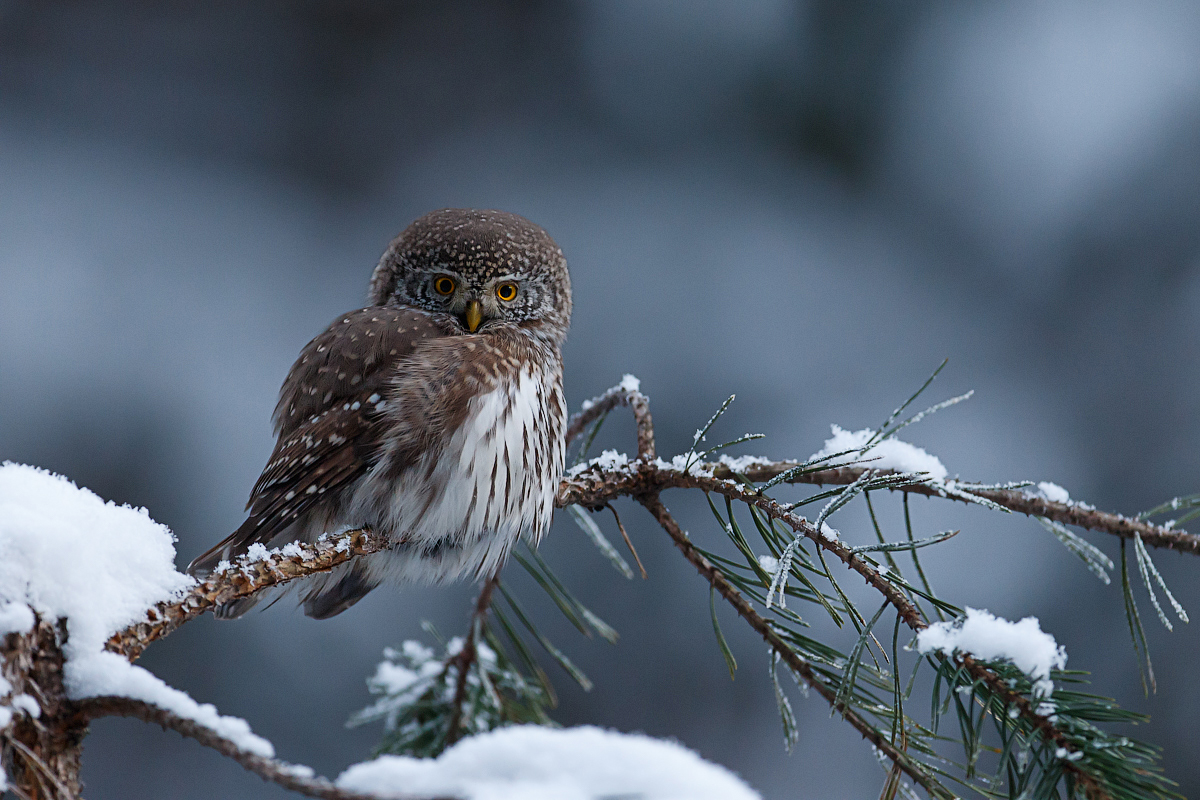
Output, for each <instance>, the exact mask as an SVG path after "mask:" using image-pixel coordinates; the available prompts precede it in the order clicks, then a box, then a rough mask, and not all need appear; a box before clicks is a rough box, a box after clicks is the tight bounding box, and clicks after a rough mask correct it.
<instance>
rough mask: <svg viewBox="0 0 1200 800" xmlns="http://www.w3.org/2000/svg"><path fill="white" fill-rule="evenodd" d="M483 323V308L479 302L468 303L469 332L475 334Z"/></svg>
mask: <svg viewBox="0 0 1200 800" xmlns="http://www.w3.org/2000/svg"><path fill="white" fill-rule="evenodd" d="M481 322H483V306H481V305H480V304H479V301H478V300H472V301H471V302H469V303H467V330H469V331H470V332H471V333H474V332H475V331H476V330H477V329H478V328H479V324H480V323H481Z"/></svg>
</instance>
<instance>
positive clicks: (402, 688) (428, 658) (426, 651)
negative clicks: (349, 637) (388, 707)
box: [367, 637, 462, 697]
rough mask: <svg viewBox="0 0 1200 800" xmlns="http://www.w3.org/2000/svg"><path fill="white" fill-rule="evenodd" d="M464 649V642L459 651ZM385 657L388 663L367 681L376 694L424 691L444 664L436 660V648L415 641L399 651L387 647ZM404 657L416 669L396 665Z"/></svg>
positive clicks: (382, 662)
mask: <svg viewBox="0 0 1200 800" xmlns="http://www.w3.org/2000/svg"><path fill="white" fill-rule="evenodd" d="M456 638H457V637H456ZM461 647H462V645H461V643H460V644H459V648H461ZM383 655H384V658H386V659H387V660H386V661H380V662H379V665H378V666H377V667H376V668H375V674H374V675H373V676H371V677H370V678H368V679H367V685H368V686H370V687H371V689H372V691H373V692H374V693H376V694H385V695H387V696H389V697H395V696H397V695H403V694H408V693H410V692H411V690H412V689H414V688H415V687H418V686H420V688H421V689H422V690H424V688H426V687H427V686H428V685H429V682H430V681H431V680H433V679H434V678H436V677H437V676H438V675H439V674H441V672H442V669H443V664H442V662H441V661H440V660H438V659H437V658H436V657H435V655H434V652H433V650H432V649H430V648H429V647H426V646H425V645H424V644H422V643H421V642H417V641H413V640H412V639H409V640H408V641H406V642H405V643H404V644H402V645H401V646H400V651H399V652H397V651H396V650H394V649H392V648H391V647H388V648H385V649H384V651H383ZM401 658H403V659H406V660H407V661H408V662H409V663H411V664H412V665H413V667H414V668H413V669H409V668H408V667H406V666H404V665H403V664H399V663H396V662H397V661H399V660H400V659H401ZM415 694H420V692H415Z"/></svg>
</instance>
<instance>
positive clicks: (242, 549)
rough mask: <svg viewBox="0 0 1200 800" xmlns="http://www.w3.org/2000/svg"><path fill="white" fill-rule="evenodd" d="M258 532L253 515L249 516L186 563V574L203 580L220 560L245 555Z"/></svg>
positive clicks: (255, 539) (256, 537)
mask: <svg viewBox="0 0 1200 800" xmlns="http://www.w3.org/2000/svg"><path fill="white" fill-rule="evenodd" d="M258 534H259V531H258V526H257V525H256V524H255V520H254V517H251V518H250V519H248V520H246V521H245V522H243V523H242V526H241V527H240V528H238V529H237V530H236V531H234V532H233V533H231V534H229V536H227V537H225V538H224V539H222V540H221V541H220V542H218V543H217V544H216V545H215V546H213V548H212V549H210V550H206V551H204V552H203V553H201V554H200V555H198V556H196V557H195V558H193V559H192V563H190V564H188V565H187V574H188V575H191V576H192V577H193V578H196V579H197V580H204V579H205V578H207V577H208V576H209V575H211V574H212V573H213V570H215V569H216V568H217V565H218V564H220V563H221V562H222V561H233V560H234V559H235V558H237V557H238V556H240V555H245V553H246V551H247V550H248V549H249V548H250V545H252V544H254V543H255V542H257V541H260V537H259V536H258Z"/></svg>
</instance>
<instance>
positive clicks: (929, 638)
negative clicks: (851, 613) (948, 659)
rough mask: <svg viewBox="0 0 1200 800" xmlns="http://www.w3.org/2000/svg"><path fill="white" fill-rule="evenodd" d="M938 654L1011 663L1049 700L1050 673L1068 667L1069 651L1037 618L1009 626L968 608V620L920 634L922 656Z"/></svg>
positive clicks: (1036, 693)
mask: <svg viewBox="0 0 1200 800" xmlns="http://www.w3.org/2000/svg"><path fill="white" fill-rule="evenodd" d="M935 650H940V651H942V652H945V653H952V652H959V653H970V654H972V655H974V656H976V657H977V658H982V659H985V660H987V661H996V660H1006V661H1010V662H1012V664H1013V665H1014V666H1015V667H1017V669H1019V670H1021V671H1022V672H1024V673H1025V674H1026V675H1028V676H1029V678H1030V680H1032V681H1033V694H1034V696H1035V697H1049V695H1050V693H1051V692H1053V691H1054V682H1053V681H1051V680H1050V670H1051V669H1062V668H1063V667H1065V666H1066V665H1067V651H1066V650H1064V649H1063V648H1062V647H1061V646H1059V644H1058V643H1057V642H1055V641H1054V637H1053V636H1051V635H1050V634H1048V633H1046V632H1044V631H1043V630H1042V627H1041V625H1040V624H1039V623H1038V620H1037V617H1026V618H1025V619H1023V620H1021V621H1020V622H1009V621H1008V620H1006V619H1002V618H999V617H996V616H993V615H992V614H991V613H989V612H988V611H985V610H981V609H977V608H968V609H967V615H966V617H963V618H961V619H957V620H954V621H952V622H937V623H934V624H933V625H930V626H929V627H928V628H926V629H925V630H923V631H921V632H920V633H918V634H917V651H918V652H920V653H922V654H924V653H930V652H933V651H935ZM1039 713H1041V711H1040V710H1039Z"/></svg>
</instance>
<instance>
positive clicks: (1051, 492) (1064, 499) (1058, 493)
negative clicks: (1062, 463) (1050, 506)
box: [1037, 481, 1071, 503]
mask: <svg viewBox="0 0 1200 800" xmlns="http://www.w3.org/2000/svg"><path fill="white" fill-rule="evenodd" d="M1037 488H1038V492H1037V493H1038V495H1039V496H1040V497H1042V498H1044V499H1046V500H1049V501H1050V502H1051V503H1070V502H1071V495H1070V493H1068V492H1067V490H1066V489H1064V488H1063V487H1061V486H1059V485H1058V484H1057V483H1050V482H1049V481H1042V482H1041V483H1039V484H1038V485H1037Z"/></svg>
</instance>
